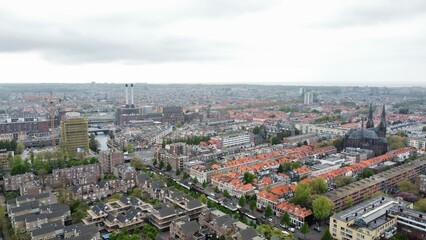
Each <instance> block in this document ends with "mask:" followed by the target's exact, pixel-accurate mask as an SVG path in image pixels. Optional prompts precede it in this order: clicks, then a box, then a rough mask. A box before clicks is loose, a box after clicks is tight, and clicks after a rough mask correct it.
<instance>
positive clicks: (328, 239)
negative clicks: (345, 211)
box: [321, 228, 333, 240]
mask: <svg viewBox="0 0 426 240" xmlns="http://www.w3.org/2000/svg"><path fill="white" fill-rule="evenodd" d="M321 240H333V236H331V233H330V230H328V228H327V230H325V232H324V234H323V235H322V237H321Z"/></svg>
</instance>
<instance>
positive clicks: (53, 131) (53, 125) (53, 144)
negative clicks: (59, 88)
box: [49, 91, 56, 147]
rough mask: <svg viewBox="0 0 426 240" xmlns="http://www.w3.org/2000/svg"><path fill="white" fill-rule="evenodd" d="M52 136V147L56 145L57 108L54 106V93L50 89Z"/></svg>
mask: <svg viewBox="0 0 426 240" xmlns="http://www.w3.org/2000/svg"><path fill="white" fill-rule="evenodd" d="M49 104H50V128H51V132H50V136H51V138H52V147H55V146H56V139H55V108H54V106H53V93H52V91H50V103H49Z"/></svg>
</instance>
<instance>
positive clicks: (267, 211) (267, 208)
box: [263, 205, 272, 218]
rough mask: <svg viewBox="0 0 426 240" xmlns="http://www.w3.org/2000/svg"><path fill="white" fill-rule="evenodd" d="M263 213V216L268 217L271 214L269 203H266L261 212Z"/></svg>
mask: <svg viewBox="0 0 426 240" xmlns="http://www.w3.org/2000/svg"><path fill="white" fill-rule="evenodd" d="M263 214H264V215H265V217H267V218H268V217H270V216H272V208H271V205H268V206H267V207H266V208H265V211H264V212H263Z"/></svg>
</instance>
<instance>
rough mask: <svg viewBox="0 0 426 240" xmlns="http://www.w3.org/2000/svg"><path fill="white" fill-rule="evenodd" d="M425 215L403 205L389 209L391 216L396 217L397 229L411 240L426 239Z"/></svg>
mask: <svg viewBox="0 0 426 240" xmlns="http://www.w3.org/2000/svg"><path fill="white" fill-rule="evenodd" d="M423 215H424V213H423V212H419V211H416V210H414V209H411V208H408V207H402V206H395V207H393V208H391V209H390V210H389V216H392V217H395V218H396V221H397V224H396V226H397V230H396V231H397V232H398V233H400V234H402V235H405V236H407V237H408V239H410V240H423V239H426V218H424V217H423Z"/></svg>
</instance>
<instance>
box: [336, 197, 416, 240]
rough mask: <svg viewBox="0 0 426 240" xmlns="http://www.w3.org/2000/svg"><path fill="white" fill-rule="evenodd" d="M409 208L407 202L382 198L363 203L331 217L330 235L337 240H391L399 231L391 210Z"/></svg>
mask: <svg viewBox="0 0 426 240" xmlns="http://www.w3.org/2000/svg"><path fill="white" fill-rule="evenodd" d="M409 206H410V204H409V203H407V202H404V201H401V200H396V199H394V198H389V197H382V196H379V197H375V198H372V199H369V200H367V201H363V202H362V203H359V204H356V205H355V206H353V207H350V208H348V209H346V210H344V211H341V212H339V213H335V214H334V215H333V216H331V217H330V228H329V229H330V233H331V234H332V235H333V239H337V240H351V239H353V240H357V239H363V240H375V239H383V238H385V239H389V238H390V237H392V236H393V235H394V234H395V233H396V231H397V219H396V218H395V217H392V216H391V215H390V214H389V212H390V210H391V209H393V208H395V207H397V208H407V207H409ZM382 237H383V238H382ZM410 239H411V238H410Z"/></svg>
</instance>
